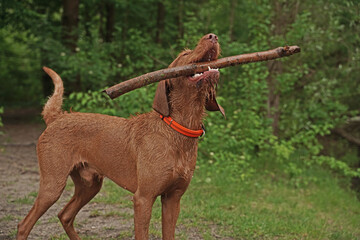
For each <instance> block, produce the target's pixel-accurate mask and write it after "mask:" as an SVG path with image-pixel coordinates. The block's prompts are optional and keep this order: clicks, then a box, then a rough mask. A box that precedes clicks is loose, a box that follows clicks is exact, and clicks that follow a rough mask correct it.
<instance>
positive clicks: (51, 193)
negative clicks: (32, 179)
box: [16, 176, 67, 239]
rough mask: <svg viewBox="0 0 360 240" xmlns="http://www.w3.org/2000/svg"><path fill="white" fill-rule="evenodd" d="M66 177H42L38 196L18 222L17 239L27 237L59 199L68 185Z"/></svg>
mask: <svg viewBox="0 0 360 240" xmlns="http://www.w3.org/2000/svg"><path fill="white" fill-rule="evenodd" d="M66 178H67V176H64V178H63V179H52V178H48V177H43V176H42V177H41V179H40V188H39V193H38V196H37V198H36V200H35V203H34V205H33V207H32V208H31V210H30V212H29V213H28V215H27V216H26V217H25V218H24V219H23V220H22V221H21V222H20V223H19V224H18V233H17V237H16V239H27V237H28V235H29V233H30V231H31V229H32V228H33V226H34V225H35V223H36V221H37V220H38V219H39V218H40V217H41V216H42V215H43V214H44V213H45V212H46V211H47V210H48V209H49V208H50V207H51V206H52V205H53V204H54V203H55V202H56V201H57V200H58V199H59V197H60V195H61V193H62V192H63V190H64V188H65V185H66Z"/></svg>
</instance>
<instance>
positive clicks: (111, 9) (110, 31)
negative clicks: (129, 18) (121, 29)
mask: <svg viewBox="0 0 360 240" xmlns="http://www.w3.org/2000/svg"><path fill="white" fill-rule="evenodd" d="M105 10H106V26H105V29H106V33H105V42H112V40H113V37H114V29H115V4H114V3H113V2H110V1H107V2H106V3H105Z"/></svg>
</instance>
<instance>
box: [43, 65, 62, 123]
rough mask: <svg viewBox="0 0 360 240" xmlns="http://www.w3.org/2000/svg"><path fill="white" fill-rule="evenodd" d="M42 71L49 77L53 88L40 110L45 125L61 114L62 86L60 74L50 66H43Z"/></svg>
mask: <svg viewBox="0 0 360 240" xmlns="http://www.w3.org/2000/svg"><path fill="white" fill-rule="evenodd" d="M43 69H44V71H45V72H46V73H47V74H48V75H49V76H50V77H51V79H52V81H53V83H54V85H55V89H54V93H53V95H52V96H51V97H50V98H49V100H48V101H47V103H46V104H45V106H44V109H43V111H42V113H41V114H42V115H43V118H44V120H45V123H46V125H49V124H50V123H52V122H53V121H55V120H56V118H58V117H59V116H60V115H62V114H63V110H62V109H61V106H62V102H63V94H64V86H63V82H62V80H61V78H60V76H59V75H58V74H57V73H56V72H54V71H53V70H51V69H50V68H47V67H43Z"/></svg>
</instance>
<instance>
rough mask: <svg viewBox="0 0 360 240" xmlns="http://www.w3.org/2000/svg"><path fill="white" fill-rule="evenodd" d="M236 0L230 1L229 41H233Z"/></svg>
mask: <svg viewBox="0 0 360 240" xmlns="http://www.w3.org/2000/svg"><path fill="white" fill-rule="evenodd" d="M236 3H237V0H231V1H230V18H229V38H230V42H233V41H234V22H235V9H236Z"/></svg>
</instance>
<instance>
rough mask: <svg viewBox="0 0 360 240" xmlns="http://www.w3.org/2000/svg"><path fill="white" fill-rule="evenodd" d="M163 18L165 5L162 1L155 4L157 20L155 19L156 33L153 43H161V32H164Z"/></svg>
mask: <svg viewBox="0 0 360 240" xmlns="http://www.w3.org/2000/svg"><path fill="white" fill-rule="evenodd" d="M164 20H165V6H164V4H163V2H162V1H159V2H158V4H157V20H156V34H155V43H158V44H160V43H161V34H162V33H163V32H164V25H165V24H164Z"/></svg>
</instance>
